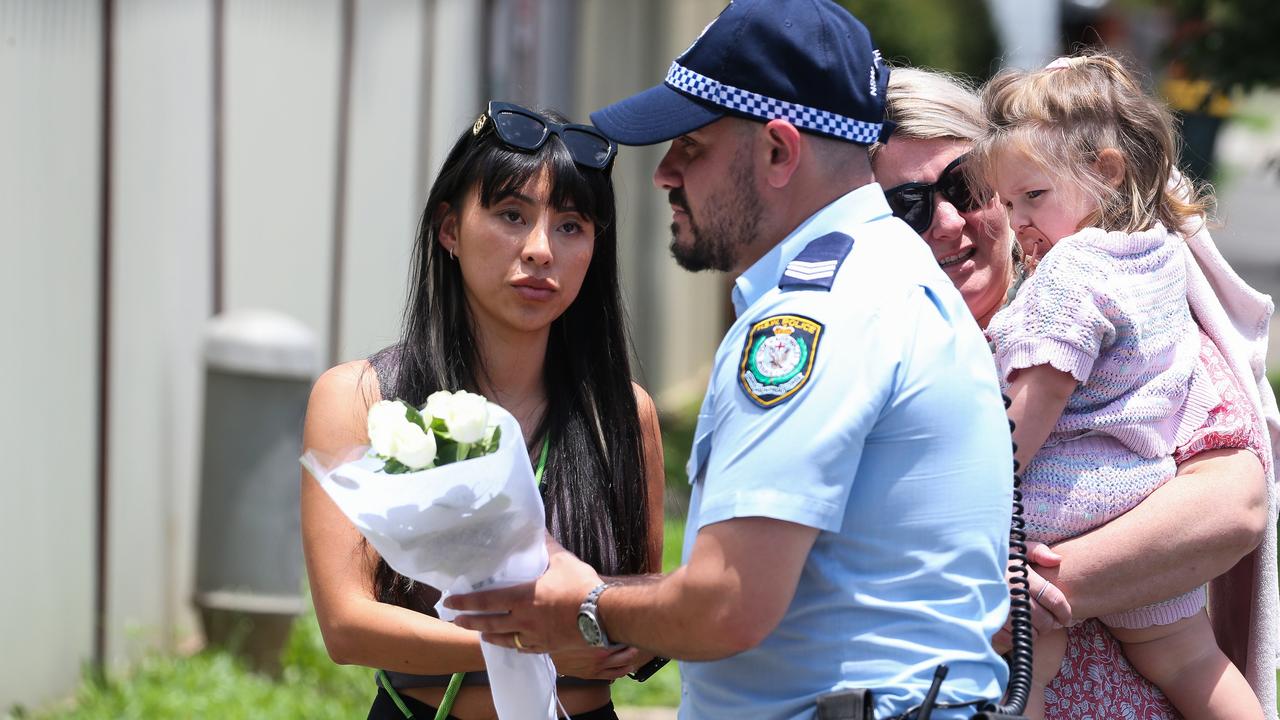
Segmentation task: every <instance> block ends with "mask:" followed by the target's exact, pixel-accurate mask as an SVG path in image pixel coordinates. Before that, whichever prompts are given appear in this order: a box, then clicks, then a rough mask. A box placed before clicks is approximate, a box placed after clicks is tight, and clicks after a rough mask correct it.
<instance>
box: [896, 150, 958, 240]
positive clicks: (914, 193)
mask: <svg viewBox="0 0 1280 720" xmlns="http://www.w3.org/2000/svg"><path fill="white" fill-rule="evenodd" d="M965 157H967V155H961V156H960V157H958V158H956V159H955V160H952V161H951V162H950V163H949V164H948V165H947V166H946V167H945V168H943V169H942V174H940V175H938V180H937V182H932V183H918V182H909V183H903V184H901V185H898V186H896V187H891V188H889V189H888V190H885V191H884V197H885V199H886V200H888V201H889V209H890V210H892V211H893V214H894V216H895V217H900V218H902V219H903V220H904V221H905V222H906V223H907V225H910V226H911V229H912V230H915V231H916V232H917V233H920V234H922V235H923V234H924V232H925V231H926V230H928V229H929V226H930V225H932V224H933V205H934V203H933V194H934V193H935V192H936V193H941V194H942V197H944V198H946V199H947V201H948V202H950V203H951V204H952V205H955V206H956V210H959V211H960V212H972V211H974V210H977V209H978V208H979V207H982V203H980V202H979V201H978V199H977V198H976V197H974V195H973V190H972V188H970V187H969V181H968V180H966V179H965V177H964V173H963V172H961V171H960V163H962V162H963V161H964V159H965Z"/></svg>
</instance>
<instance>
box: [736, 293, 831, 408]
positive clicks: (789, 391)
mask: <svg viewBox="0 0 1280 720" xmlns="http://www.w3.org/2000/svg"><path fill="white" fill-rule="evenodd" d="M821 337H822V323H820V322H818V321H817V320H813V319H811V318H807V317H805V316H803V315H773V316H771V317H767V318H765V319H763V320H761V321H760V322H758V323H756V324H755V325H752V326H751V332H749V333H747V344H746V347H744V348H743V349H742V362H741V364H740V365H739V367H738V380H739V384H740V387H741V388H742V392H744V393H746V394H747V397H748V398H750V399H751V402H753V403H755V404H756V405H759V406H760V407H762V408H771V407H773V406H775V405H779V404H781V403H783V402H784V401H786V400H787V398H790V397H791V396H792V395H795V394H796V393H797V392H799V391H800V388H802V387H804V386H805V383H807V382H809V376H810V375H811V374H812V371H813V360H814V358H815V357H817V355H818V340H819V339H820V338H821Z"/></svg>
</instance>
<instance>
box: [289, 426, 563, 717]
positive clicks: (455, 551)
mask: <svg viewBox="0 0 1280 720" xmlns="http://www.w3.org/2000/svg"><path fill="white" fill-rule="evenodd" d="M489 409H490V413H491V414H496V415H497V416H498V418H499V422H498V425H499V427H501V428H502V437H501V439H500V441H499V446H498V450H497V452H495V453H492V454H490V455H485V456H484V457H479V458H474V459H471V460H464V461H462V462H457V463H452V464H449V465H445V466H443V467H439V468H432V469H430V470H422V471H419V472H412V473H403V474H399V475H388V474H386V473H381V472H378V471H379V470H380V469H381V467H382V464H383V463H382V461H381V460H379V459H377V458H376V457H370V456H368V455H367V454H362V457H360V459H358V460H354V461H352V462H347V463H344V464H341V465H338V466H337V467H334V468H332V469H326V467H325V466H324V464H323V461H322V459H320V458H318V457H316V455H315V454H314V453H312V452H310V451H308V452H307V453H306V454H305V455H303V456H302V460H301V461H302V465H303V467H305V468H306V469H307V470H308V471H309V472H310V473H311V475H312V476H313V477H314V478H315V479H316V480H317V481H318V482H319V483H320V487H322V488H324V490H325V492H326V493H328V494H329V497H331V498H333V501H334V502H335V503H337V505H338V508H339V509H341V510H342V513H343V514H344V515H346V516H347V518H348V519H349V520H351V522H352V523H353V524H354V525H355V526H356V528H357V529H359V530H360V533H361V534H362V535H364V536H365V538H366V539H368V541H369V543H370V544H371V545H373V547H374V549H376V550H377V551H378V554H379V555H381V556H382V558H383V559H384V560H386V561H387V564H388V565H390V566H391V568H392V569H393V570H395V571H396V572H398V573H400V574H401V575H404V576H405V577H409V578H412V579H414V580H417V581H418V582H423V583H426V584H428V585H430V586H432V587H435V588H437V589H439V590H440V591H441V592H442V593H443V595H444V597H448V596H449V595H450V594H454V593H466V592H472V591H475V590H482V589H493V588H500V587H506V586H509V585H518V584H520V583H525V582H529V581H531V580H535V579H537V578H538V576H540V575H541V574H542V573H543V571H545V570H546V568H547V546H546V541H545V540H544V532H545V530H544V529H545V522H544V517H545V515H544V510H543V506H542V497H541V496H540V495H539V493H538V487H537V483H536V482H535V481H534V477H533V469H532V468H531V467H530V466H529V457H528V455H527V454H526V451H525V447H524V441H523V438H524V436H523V435H522V434H521V432H520V425H519V423H517V422H516V419H515V418H514V417H512V416H511V414H510V413H508V412H507V411H505V410H503V409H502V408H500V407H498V406H496V405H492V404H491V405H490V406H489ZM436 610H437V611H438V612H439V613H440V617H441V618H442V619H444V620H452V619H453V618H454V617H456V616H457V613H456V612H454V611H452V610H449V609H447V608H445V607H444V606H443V598H441V604H437V605H436ZM481 650H482V651H483V653H484V660H485V667H486V669H487V670H488V673H489V683H490V688H491V691H492V693H493V704H494V707H495V708H496V709H497V712H498V717H499V718H501V720H548V719H549V718H554V717H555V716H556V713H555V708H556V698H555V680H556V672H555V667H554V666H553V665H552V663H551V659H550V658H549V657H548V656H546V655H531V654H525V653H519V652H516V651H515V650H512V649H509V648H504V647H498V646H496V645H491V644H489V643H481Z"/></svg>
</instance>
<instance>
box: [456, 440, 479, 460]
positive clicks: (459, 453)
mask: <svg viewBox="0 0 1280 720" xmlns="http://www.w3.org/2000/svg"><path fill="white" fill-rule="evenodd" d="M473 444H474V443H458V446H457V447H456V448H454V451H453V457H454V459H455V461H457V462H461V461H463V460H466V459H467V458H469V457H473V456H472V455H471V454H470V452H471V446H472V445H473Z"/></svg>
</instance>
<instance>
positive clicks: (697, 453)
mask: <svg viewBox="0 0 1280 720" xmlns="http://www.w3.org/2000/svg"><path fill="white" fill-rule="evenodd" d="M713 430H715V422H714V419H713V418H712V416H711V415H710V414H703V413H700V414H699V415H698V425H697V427H696V428H695V429H694V431H693V447H691V448H690V449H689V462H688V463H687V464H685V472H686V473H688V475H689V484H690V485H692V484H694V483H696V482H698V481H699V480H701V479H702V476H703V474H704V473H705V472H706V469H707V459H708V458H710V457H711V435H712V431H713Z"/></svg>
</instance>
